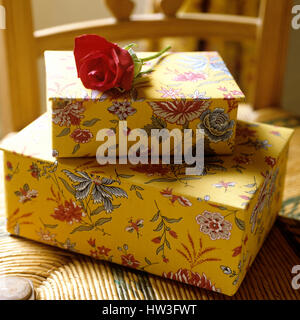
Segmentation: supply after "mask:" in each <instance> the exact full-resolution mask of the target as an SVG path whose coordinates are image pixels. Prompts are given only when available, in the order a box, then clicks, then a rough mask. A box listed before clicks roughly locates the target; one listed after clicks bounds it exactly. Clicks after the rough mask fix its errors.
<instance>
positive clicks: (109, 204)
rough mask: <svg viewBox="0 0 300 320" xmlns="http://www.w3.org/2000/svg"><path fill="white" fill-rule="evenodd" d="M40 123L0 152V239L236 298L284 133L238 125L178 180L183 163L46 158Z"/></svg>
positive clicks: (267, 212) (253, 251)
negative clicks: (222, 148)
mask: <svg viewBox="0 0 300 320" xmlns="http://www.w3.org/2000/svg"><path fill="white" fill-rule="evenodd" d="M92 105H93V104H91V106H92ZM86 110H89V108H87V109H86ZM50 117H51V115H50V114H49V115H48V114H45V115H43V116H42V117H40V118H39V119H38V120H36V121H35V122H33V123H32V124H31V125H29V126H28V127H26V128H25V129H24V130H22V131H21V132H20V133H18V134H17V135H15V136H14V137H13V138H11V139H10V140H7V143H6V144H5V145H3V146H2V149H3V150H4V170H5V190H6V208H7V230H8V231H9V232H10V233H12V234H15V235H19V236H22V237H25V238H29V239H34V240H37V241H40V242H44V243H47V244H50V245H54V246H57V247H59V248H63V249H68V250H71V251H74V252H79V253H82V254H86V255H90V256H92V257H95V258H97V259H104V260H108V261H111V262H114V263H118V264H122V265H124V266H127V267H131V268H134V269H139V270H143V271H146V272H150V273H153V274H157V275H160V276H162V277H166V278H170V279H173V280H178V281H181V282H184V283H188V284H191V285H195V286H198V287H202V288H206V289H209V290H214V291H218V292H222V293H224V294H227V295H233V294H234V293H235V292H236V291H237V289H238V287H239V286H240V284H241V282H242V280H243V278H244V277H245V274H246V272H247V270H248V269H249V267H250V266H251V264H252V263H253V261H254V259H255V256H256V255H257V253H258V251H259V249H260V247H261V245H262V243H263V241H264V239H265V238H266V236H267V234H268V232H269V230H270V228H271V227H272V225H273V223H274V221H275V219H276V215H277V213H278V211H279V210H280V207H281V200H282V193H283V186H284V178H285V169H286V162H287V153H288V145H289V140H290V138H291V135H292V130H290V129H286V128H280V127H275V126H270V125H265V124H258V123H248V122H238V124H237V139H236V148H235V152H234V154H233V155H231V156H215V157H207V158H206V159H205V169H204V172H203V175H201V176H187V175H185V170H184V169H185V168H184V166H183V165H172V164H170V165H160V164H158V165H142V164H139V165H130V164H128V165H104V166H100V165H99V164H98V163H97V162H96V160H95V159H93V158H70V159H56V158H54V157H52V155H51V152H50V151H49V146H50V144H51V125H50ZM85 121H86V120H85Z"/></svg>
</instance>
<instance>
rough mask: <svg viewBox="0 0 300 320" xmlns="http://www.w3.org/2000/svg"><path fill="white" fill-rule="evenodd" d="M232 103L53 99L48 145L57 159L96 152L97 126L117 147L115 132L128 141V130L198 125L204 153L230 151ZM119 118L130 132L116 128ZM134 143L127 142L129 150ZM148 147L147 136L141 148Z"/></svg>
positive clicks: (233, 117)
mask: <svg viewBox="0 0 300 320" xmlns="http://www.w3.org/2000/svg"><path fill="white" fill-rule="evenodd" d="M237 107H238V102H237V101H236V100H234V99H233V100H232V99H227V100H226V99H225V100H210V99H207V100H197V99H196V100H194V101H186V100H182V99H181V100H177V102H176V101H175V100H171V99H170V100H169V101H164V102H163V101H156V102H154V101H146V100H144V98H143V97H134V100H132V98H131V97H128V98H124V100H123V101H114V100H113V99H110V98H109V97H106V98H105V99H104V98H103V99H102V100H101V101H97V100H96V101H91V100H86V101H80V100H68V99H65V100H62V99H56V100H53V101H52V141H53V146H52V148H53V150H54V155H55V156H57V157H81V156H95V155H96V151H97V148H98V147H99V146H100V145H101V143H102V142H100V141H96V136H97V133H98V131H99V130H101V129H105V134H107V135H109V136H111V135H114V133H116V144H117V148H118V145H119V132H121V134H122V135H123V137H124V138H125V139H127V136H128V134H129V133H130V131H131V130H133V129H144V130H145V132H146V133H147V134H148V136H151V129H164V128H165V129H169V130H172V129H175V128H179V129H182V130H183V129H188V128H190V129H193V130H194V129H196V128H201V129H203V130H204V132H205V152H206V154H231V153H232V151H233V147H234V138H235V128H236V117H237ZM119 121H127V127H128V129H129V130H125V129H123V130H121V129H120V123H119ZM220 121H221V122H220ZM218 128H219V129H218ZM133 144H135V142H128V148H129V147H130V146H132V145H133ZM148 146H150V140H149V142H148V145H144V148H143V149H145V150H146V148H147V147H148ZM117 150H118V149H117ZM172 150H173V148H171V154H173V151H172Z"/></svg>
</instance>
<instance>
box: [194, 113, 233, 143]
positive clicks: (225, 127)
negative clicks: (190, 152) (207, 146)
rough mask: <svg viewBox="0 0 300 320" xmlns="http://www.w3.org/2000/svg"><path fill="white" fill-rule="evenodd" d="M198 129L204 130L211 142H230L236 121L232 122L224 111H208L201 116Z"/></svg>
mask: <svg viewBox="0 0 300 320" xmlns="http://www.w3.org/2000/svg"><path fill="white" fill-rule="evenodd" d="M200 120H201V122H200V123H199V124H198V128H200V129H203V130H204V132H205V135H206V136H207V137H208V139H209V140H210V141H213V142H219V141H226V140H228V139H229V138H230V137H231V136H232V133H233V127H234V123H235V121H234V120H230V119H229V116H228V114H226V113H225V111H224V109H221V108H216V109H214V110H213V111H211V110H206V111H204V112H203V113H202V114H201V116H200Z"/></svg>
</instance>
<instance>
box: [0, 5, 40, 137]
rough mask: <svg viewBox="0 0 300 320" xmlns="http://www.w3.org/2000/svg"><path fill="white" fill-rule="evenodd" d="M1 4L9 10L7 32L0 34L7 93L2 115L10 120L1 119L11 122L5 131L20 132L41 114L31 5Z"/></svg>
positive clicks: (3, 97) (0, 62)
mask: <svg viewBox="0 0 300 320" xmlns="http://www.w3.org/2000/svg"><path fill="white" fill-rule="evenodd" d="M0 4H2V5H3V6H4V7H5V9H6V30H1V31H0V32H1V37H0V41H1V43H0V45H1V49H0V51H1V53H0V56H1V57H3V60H2V59H1V60H0V64H1V67H0V70H1V81H2V79H3V81H5V84H4V85H5V90H2V91H0V94H1V97H0V102H1V107H2V109H4V110H2V114H1V115H4V116H5V117H7V118H8V119H3V118H2V117H1V120H2V121H3V122H9V121H10V122H11V126H10V127H9V129H8V128H6V130H14V131H17V130H20V129H22V128H23V127H24V126H26V125H27V124H28V123H30V122H31V121H32V120H34V119H35V118H36V117H38V115H39V114H40V100H39V83H38V75H37V50H36V46H35V39H34V37H33V23H32V15H31V2H30V0H0ZM3 103H4V104H3ZM9 118H10V119H9ZM7 120H8V121H7Z"/></svg>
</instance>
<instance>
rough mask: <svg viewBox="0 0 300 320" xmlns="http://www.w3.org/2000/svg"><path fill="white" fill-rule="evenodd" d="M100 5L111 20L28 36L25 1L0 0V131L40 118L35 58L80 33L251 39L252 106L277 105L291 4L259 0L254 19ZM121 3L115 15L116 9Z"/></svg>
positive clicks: (121, 1)
mask: <svg viewBox="0 0 300 320" xmlns="http://www.w3.org/2000/svg"><path fill="white" fill-rule="evenodd" d="M105 1H106V4H107V5H108V6H109V7H110V9H111V11H112V13H113V15H114V16H115V17H114V18H108V19H99V20H93V21H86V22H80V23H73V24H68V25H62V26H57V27H52V28H49V29H44V30H38V31H35V32H33V23H32V13H31V5H30V0H0V4H2V5H4V7H5V8H6V14H7V29H6V30H0V81H1V82H0V83H1V85H0V106H2V108H1V110H2V111H1V113H0V116H1V119H9V120H11V126H10V127H9V126H6V128H4V130H5V131H7V132H8V131H11V130H19V129H21V128H23V127H24V126H25V125H27V124H28V123H29V122H31V121H32V120H34V119H35V118H36V117H37V116H38V115H39V114H40V110H41V108H40V100H39V81H38V71H37V58H38V57H39V56H41V55H42V54H43V52H44V51H45V50H72V48H73V45H74V37H76V36H78V35H80V34H83V33H97V34H101V35H102V36H104V37H106V38H108V39H109V40H111V41H123V40H129V39H142V38H148V39H157V38H160V37H175V36H176V37H180V36H193V37H195V38H199V39H208V38H210V37H220V38H222V39H224V40H238V41H241V40H245V39H252V40H257V61H258V63H257V68H258V72H257V74H258V77H257V79H256V90H255V99H254V101H252V104H253V106H254V108H256V109H261V108H265V107H279V106H280V104H281V103H280V102H281V101H280V100H281V90H282V84H283V75H284V70H285V58H286V51H287V39H288V30H289V24H290V14H291V7H292V1H291V0H261V1H260V2H261V3H260V12H259V16H258V17H243V16H235V15H223V14H209V13H178V14H176V11H177V10H178V8H179V7H180V5H181V4H182V2H183V0H178V1H177V0H172V1H173V2H172V1H166V0H161V1H160V2H161V7H162V10H163V13H155V14H146V15H131V11H132V9H133V4H132V3H131V1H130V0H118V1H117V2H116V0H105ZM167 2H168V7H167V5H166V4H167ZM117 3H118V4H117ZM128 4H130V5H131V6H132V7H130V8H129V7H128ZM122 5H123V8H121V9H122V10H120V11H119V13H117V10H115V9H116V6H118V7H120V6H122ZM2 122H3V123H4V124H5V122H4V121H2ZM7 122H9V121H7Z"/></svg>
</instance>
